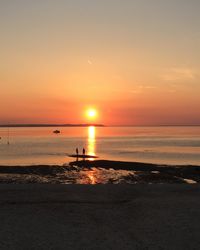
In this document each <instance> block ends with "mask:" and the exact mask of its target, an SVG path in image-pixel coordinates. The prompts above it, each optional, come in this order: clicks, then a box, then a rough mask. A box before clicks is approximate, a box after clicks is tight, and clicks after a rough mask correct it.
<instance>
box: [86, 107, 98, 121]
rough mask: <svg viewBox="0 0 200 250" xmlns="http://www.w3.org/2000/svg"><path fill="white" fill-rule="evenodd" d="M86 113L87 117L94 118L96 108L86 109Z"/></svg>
mask: <svg viewBox="0 0 200 250" xmlns="http://www.w3.org/2000/svg"><path fill="white" fill-rule="evenodd" d="M86 115H87V117H88V118H89V119H95V118H96V117H97V110H96V109H88V110H87V111H86Z"/></svg>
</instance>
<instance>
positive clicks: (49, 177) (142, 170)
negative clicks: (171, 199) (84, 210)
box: [0, 160, 200, 184]
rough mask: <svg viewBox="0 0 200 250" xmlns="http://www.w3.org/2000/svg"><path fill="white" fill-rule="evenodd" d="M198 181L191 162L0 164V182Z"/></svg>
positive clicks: (198, 172) (199, 170) (199, 171)
mask: <svg viewBox="0 0 200 250" xmlns="http://www.w3.org/2000/svg"><path fill="white" fill-rule="evenodd" d="M199 182H200V168H199V166H194V165H160V164H152V163H142V162H126V161H111V160H93V161H89V160H80V161H73V162H70V163H69V164H63V165H28V166H19V165H18V166H17V165H16V166H0V183H1V184H11V183H12V184H31V183H35V184H44V183H45V184H153V183H154V184H165V183H189V184H195V183H199Z"/></svg>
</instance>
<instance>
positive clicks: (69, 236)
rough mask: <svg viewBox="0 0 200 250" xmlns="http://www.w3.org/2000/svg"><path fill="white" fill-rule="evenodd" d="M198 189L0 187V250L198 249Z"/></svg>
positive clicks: (198, 187) (154, 186) (80, 186)
mask: <svg viewBox="0 0 200 250" xmlns="http://www.w3.org/2000/svg"><path fill="white" fill-rule="evenodd" d="M199 196H200V186H199V185H186V184H182V185H179V184H164V185H158V184H157V185H145V184H144V185H140V184H138V185H95V186H92V185H39V184H34V185H32V184H28V185H24V184H22V185H16V184H13V185H8V184H7V185H4V184H2V185H0V221H1V227H0V249H2V250H4V249H7V250H8V249H16V250H18V249H20V250H23V249H24V250H25V249H81V250H82V249H153V250H155V249H170V250H171V249H181V250H184V249H187V250H188V249H199V248H200V237H199V232H200V223H199V221H200V210H199V207H200V199H199Z"/></svg>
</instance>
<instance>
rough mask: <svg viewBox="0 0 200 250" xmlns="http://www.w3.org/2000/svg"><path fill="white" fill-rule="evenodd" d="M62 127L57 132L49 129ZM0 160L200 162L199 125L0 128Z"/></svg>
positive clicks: (11, 162) (9, 163) (30, 162)
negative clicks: (80, 157)
mask: <svg viewBox="0 0 200 250" xmlns="http://www.w3.org/2000/svg"><path fill="white" fill-rule="evenodd" d="M56 129H58V130H60V133H59V134H55V133H53V131H54V130H56ZM0 137H1V139H0V165H7V166H12V165H22V166H24V165H41V164H44V165H63V164H65V165H66V164H69V163H70V162H71V161H74V159H73V158H71V157H69V155H71V154H75V153H76V148H78V149H79V153H80V154H82V150H83V148H84V149H85V150H86V154H89V155H95V156H97V157H98V159H105V160H120V161H131V162H145V163H157V164H172V165H200V126H185V127H184V126H180V127H179V126H159V127H94V126H90V127H59V128H58V127H32V128H31V127H23V128H22V127H18V128H13V127H12V128H0Z"/></svg>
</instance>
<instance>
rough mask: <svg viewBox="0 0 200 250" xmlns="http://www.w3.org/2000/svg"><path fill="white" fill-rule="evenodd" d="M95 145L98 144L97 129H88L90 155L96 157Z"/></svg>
mask: <svg viewBox="0 0 200 250" xmlns="http://www.w3.org/2000/svg"><path fill="white" fill-rule="evenodd" d="M95 143H96V128H95V127H94V126H90V127H88V148H87V152H88V154H89V155H95Z"/></svg>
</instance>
